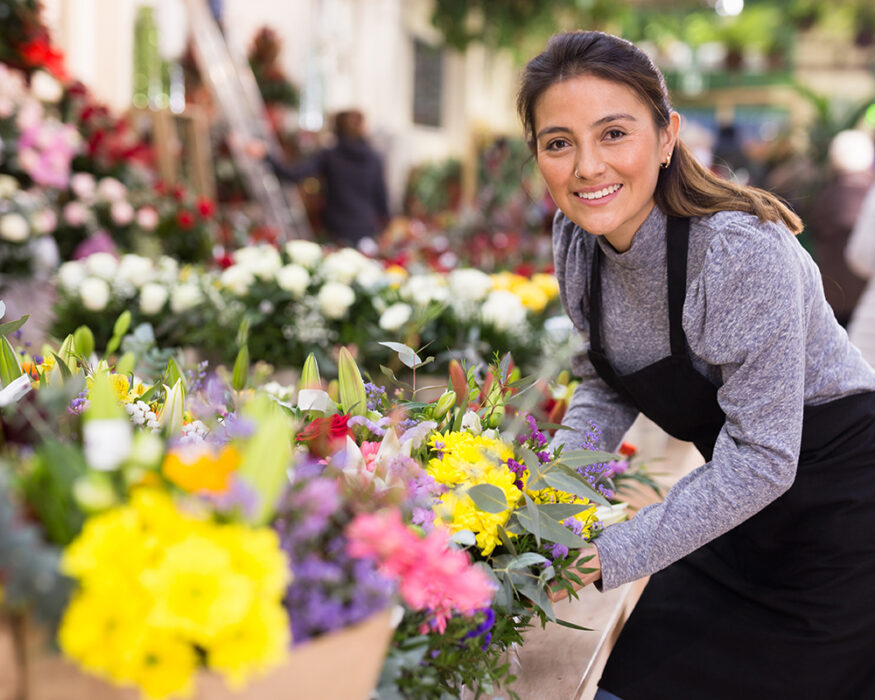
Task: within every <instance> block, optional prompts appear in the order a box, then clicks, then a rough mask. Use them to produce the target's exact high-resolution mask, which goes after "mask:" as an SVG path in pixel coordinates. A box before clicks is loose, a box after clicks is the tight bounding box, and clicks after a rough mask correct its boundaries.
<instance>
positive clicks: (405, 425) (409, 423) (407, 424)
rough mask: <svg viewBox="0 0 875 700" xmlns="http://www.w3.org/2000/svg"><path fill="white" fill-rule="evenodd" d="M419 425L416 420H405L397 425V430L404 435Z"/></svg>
mask: <svg viewBox="0 0 875 700" xmlns="http://www.w3.org/2000/svg"><path fill="white" fill-rule="evenodd" d="M418 424H419V421H418V420H416V418H405V419H404V420H402V421H401V422H400V423H399V424H398V428H399V429H400V430H401V432H402V433H406V432H407V431H408V430H410V429H411V428H415V427H416V426H417V425H418Z"/></svg>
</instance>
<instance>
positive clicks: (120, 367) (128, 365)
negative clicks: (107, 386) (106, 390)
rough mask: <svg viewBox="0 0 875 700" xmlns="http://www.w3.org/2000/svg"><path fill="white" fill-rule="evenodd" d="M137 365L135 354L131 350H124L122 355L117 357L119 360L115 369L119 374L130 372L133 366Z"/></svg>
mask: <svg viewBox="0 0 875 700" xmlns="http://www.w3.org/2000/svg"><path fill="white" fill-rule="evenodd" d="M136 365H137V356H136V355H135V354H134V353H132V352H126V353H125V354H124V355H122V356H121V358H119V361H118V362H117V363H116V366H115V371H116V372H118V373H119V374H126V375H127V374H130V373H131V372H133V371H134V368H135V367H136Z"/></svg>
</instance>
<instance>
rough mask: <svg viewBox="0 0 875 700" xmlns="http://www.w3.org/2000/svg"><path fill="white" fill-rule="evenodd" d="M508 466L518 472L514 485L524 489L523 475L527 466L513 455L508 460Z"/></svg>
mask: <svg viewBox="0 0 875 700" xmlns="http://www.w3.org/2000/svg"><path fill="white" fill-rule="evenodd" d="M507 468H508V469H510V470H511V471H512V472H513V473H514V474H516V476H517V479H516V481H514V486H516V487H517V488H518V489H519V490H520V491H522V490H523V475H524V474H525V473H526V467H525V466H524V465H522V464H520V463H519V462H517V461H516V460H515V459H513V458H512V457H511V458H509V459H508V460H507Z"/></svg>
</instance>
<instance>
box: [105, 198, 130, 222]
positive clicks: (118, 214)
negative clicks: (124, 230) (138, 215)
mask: <svg viewBox="0 0 875 700" xmlns="http://www.w3.org/2000/svg"><path fill="white" fill-rule="evenodd" d="M109 215H110V217H111V218H112V220H113V222H114V223H115V225H116V226H127V225H128V224H129V223H131V222H132V221H133V220H134V208H133V207H132V206H131V204H130V202H128V201H125V200H123V199H120V200H119V201H117V202H113V203H112V206H111V207H110V208H109Z"/></svg>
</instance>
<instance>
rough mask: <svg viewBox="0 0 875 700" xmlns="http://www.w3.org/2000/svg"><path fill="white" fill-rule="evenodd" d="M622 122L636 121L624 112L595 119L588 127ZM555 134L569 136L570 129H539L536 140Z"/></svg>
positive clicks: (557, 127) (550, 127)
mask: <svg viewBox="0 0 875 700" xmlns="http://www.w3.org/2000/svg"><path fill="white" fill-rule="evenodd" d="M624 120H625V121H633V122H635V121H638V120H637V119H636V118H635V117H633V116H632V115H631V114H627V113H626V112H617V113H615V114H606V115H605V116H604V117H602V118H601V119H596V120H595V121H594V122H593V123H592V124H590V127H596V126H601V125H602V124H608V123H609V122H616V121H624ZM557 133H559V134H570V133H571V129H569V128H568V127H565V126H548V127H545V128H544V129H541V130H540V131H539V132H538V136H537V138H541V137H542V136H546V135H547V134H557Z"/></svg>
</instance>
